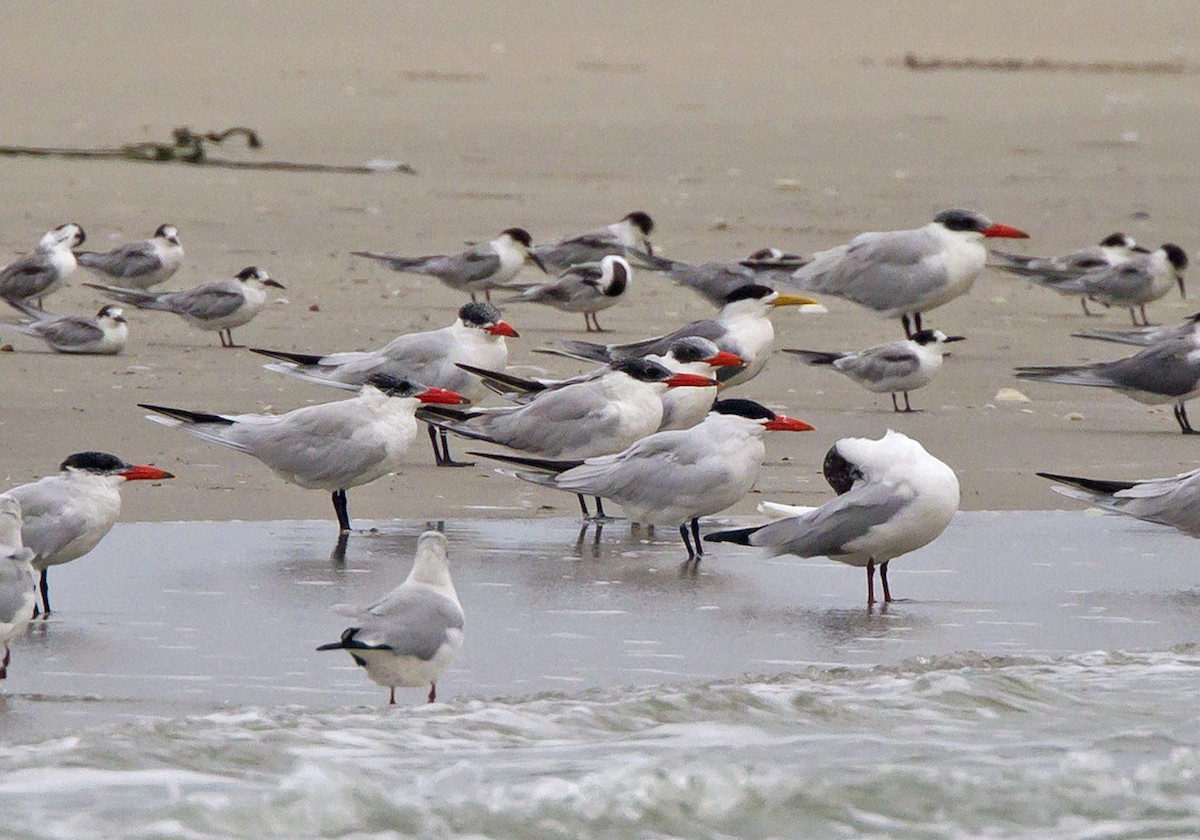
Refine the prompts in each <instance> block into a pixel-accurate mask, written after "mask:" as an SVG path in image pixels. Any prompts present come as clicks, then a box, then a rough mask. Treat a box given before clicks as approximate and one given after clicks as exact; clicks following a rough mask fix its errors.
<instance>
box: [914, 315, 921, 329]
mask: <svg viewBox="0 0 1200 840" xmlns="http://www.w3.org/2000/svg"><path fill="white" fill-rule="evenodd" d="M913 326H914V327H916V328H917V332H920V331H921V329H922V327H921V313H920V312H914V313H913Z"/></svg>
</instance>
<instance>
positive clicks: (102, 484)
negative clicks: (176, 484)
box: [5, 452, 175, 615]
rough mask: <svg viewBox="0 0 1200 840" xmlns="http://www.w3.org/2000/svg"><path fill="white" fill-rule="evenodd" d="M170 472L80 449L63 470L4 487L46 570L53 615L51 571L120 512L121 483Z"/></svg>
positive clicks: (46, 602)
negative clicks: (8, 487)
mask: <svg viewBox="0 0 1200 840" xmlns="http://www.w3.org/2000/svg"><path fill="white" fill-rule="evenodd" d="M174 477H175V476H173V475H172V474H171V473H169V472H166V471H164V470H160V469H159V468H158V467H151V466H146V465H144V464H127V463H125V462H124V461H122V460H121V459H120V458H118V457H117V456H115V455H109V454H108V453H106V452H77V453H76V454H74V455H72V456H70V457H69V458H67V459H66V460H65V461H63V462H62V465H61V466H60V467H59V472H58V473H56V474H55V475H49V476H46V477H45V478H41V479H38V480H37V481H34V482H32V483H30V484H22V485H21V486H19V487H13V488H12V489H11V490H7V491H5V492H6V493H7V494H8V495H10V496H12V497H13V498H15V499H16V500H17V501H18V502H19V503H20V504H21V516H22V520H21V538H22V539H23V540H24V541H25V547H26V548H29V549H32V550H33V553H34V558H33V568H34V569H36V570H38V571H39V572H40V574H41V579H40V582H39V584H40V587H41V590H42V607H43V609H44V610H45V614H46V615H49V614H50V588H49V586H48V584H47V580H46V578H47V574H46V572H47V570H48V569H49V568H50V567H51V566H61V565H62V564H63V563H69V562H71V561H72V560H75V559H78V558H80V557H82V556H83V555H85V554H87V553H88V552H89V551H91V550H92V549H93V548H95V547H96V545H97V544H98V543H99V542H100V540H102V539H103V538H104V535H105V534H107V533H108V532H109V531H110V530H112V526H113V525H115V524H116V522H117V517H118V516H120V515H121V493H120V487H121V485H122V484H124V483H125V482H126V481H162V480H163V479H167V478H174Z"/></svg>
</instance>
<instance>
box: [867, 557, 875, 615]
mask: <svg viewBox="0 0 1200 840" xmlns="http://www.w3.org/2000/svg"><path fill="white" fill-rule="evenodd" d="M867 606H868V607H873V606H875V561H874V560H868V561H867Z"/></svg>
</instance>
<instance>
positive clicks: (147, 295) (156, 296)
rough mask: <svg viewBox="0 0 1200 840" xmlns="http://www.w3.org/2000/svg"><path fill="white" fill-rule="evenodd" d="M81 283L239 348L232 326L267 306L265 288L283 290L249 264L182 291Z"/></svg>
mask: <svg viewBox="0 0 1200 840" xmlns="http://www.w3.org/2000/svg"><path fill="white" fill-rule="evenodd" d="M83 285H85V286H87V287H89V288H92V289H98V290H100V291H101V292H103V293H104V295H105V296H106V297H110V298H112V299H113V300H116V301H118V302H119V303H126V304H129V305H130V306H136V307H137V308H138V309H153V310H157V311H161V312H174V313H175V314H176V315H178V316H179V317H181V318H183V320H185V321H187V322H188V323H189V324H190V325H191V326H193V327H195V328H196V329H198V330H204V331H206V332H216V333H217V335H218V337H219V338H220V339H221V346H222V347H239V346H241V345H238V344H234V342H233V328H234V327H241V326H244V325H245V324H248V323H250V322H251V321H252V320H254V316H256V315H258V313H259V312H262V310H263V307H265V306H266V305H267V289H266V287H268V286H270V287H271V288H274V289H282V288H283V284H282V283H279V282H277V281H275V280H272V279H271V277H270V275H268V274H267V272H265V271H263V270H262V269H261V268H257V267H255V266H248V267H246V268H243V269H242V270H241V271H239V272H238V273H237V274H236V275H235V276H234V277H232V278H231V279H229V280H214V281H212V282H211V283H204V284H202V285H200V286H196V287H195V288H193V289H187V290H186V291H182V292H143V291H140V290H138V289H125V288H122V287H120V286H104V285H101V284H99V283H84V284H83Z"/></svg>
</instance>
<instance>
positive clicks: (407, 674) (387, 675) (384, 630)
mask: <svg viewBox="0 0 1200 840" xmlns="http://www.w3.org/2000/svg"><path fill="white" fill-rule="evenodd" d="M335 609H336V610H337V611H338V612H339V613H341V614H343V615H346V616H349V617H350V618H353V619H354V621H355V626H353V627H348V628H346V630H345V631H343V632H342V638H341V639H340V640H339V641H336V642H333V643H331V644H327V645H321V646H320V647H319V648H317V650H344V651H346V652H347V653H349V654H350V656H351V657H352V658H353V659H354V662H355V664H357V665H359V666H360V667H362V668H364V669H366V672H367V676H368V677H370V678H371V679H372V680H373V681H374V682H375V683H376V684H378V685H384V686H387V687H388V688H389V689H390V694H389V695H388V703H389V704H391V705H395V704H396V686H398V685H400V686H418V685H425V684H426V683H428V684H429V702H430V703H432V702H434V701H435V700H436V699H437V680H438V677H440V676H441V675H442V672H443V671H445V670H446V668H447V667H449V665H450V663H451V662H453V661H454V657H455V656H457V655H458V652H459V651H460V650H461V649H462V645H463V622H464V618H465V617H464V615H463V609H462V604H460V603H459V601H458V593H457V592H455V591H454V582H453V581H452V580H451V579H450V564H449V562H448V560H447V558H446V537H445V535H444V534H440V533H438V532H437V531H426V532H425V533H423V534H421V537H420V539H419V540H417V556H416V559H415V560H414V561H413V567H412V571H411V572H409V573H408V577H407V578H405V580H404V582H403V583H401V584H400V585H399V586H397V587H396V588H395V589H393V590H392V591H391V592H389V593H388V594H387V595H386V596H384V597H383V598H382V599H381V600H379V601H377V602H375V603H374V604H372V605H371V606H369V607H335Z"/></svg>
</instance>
